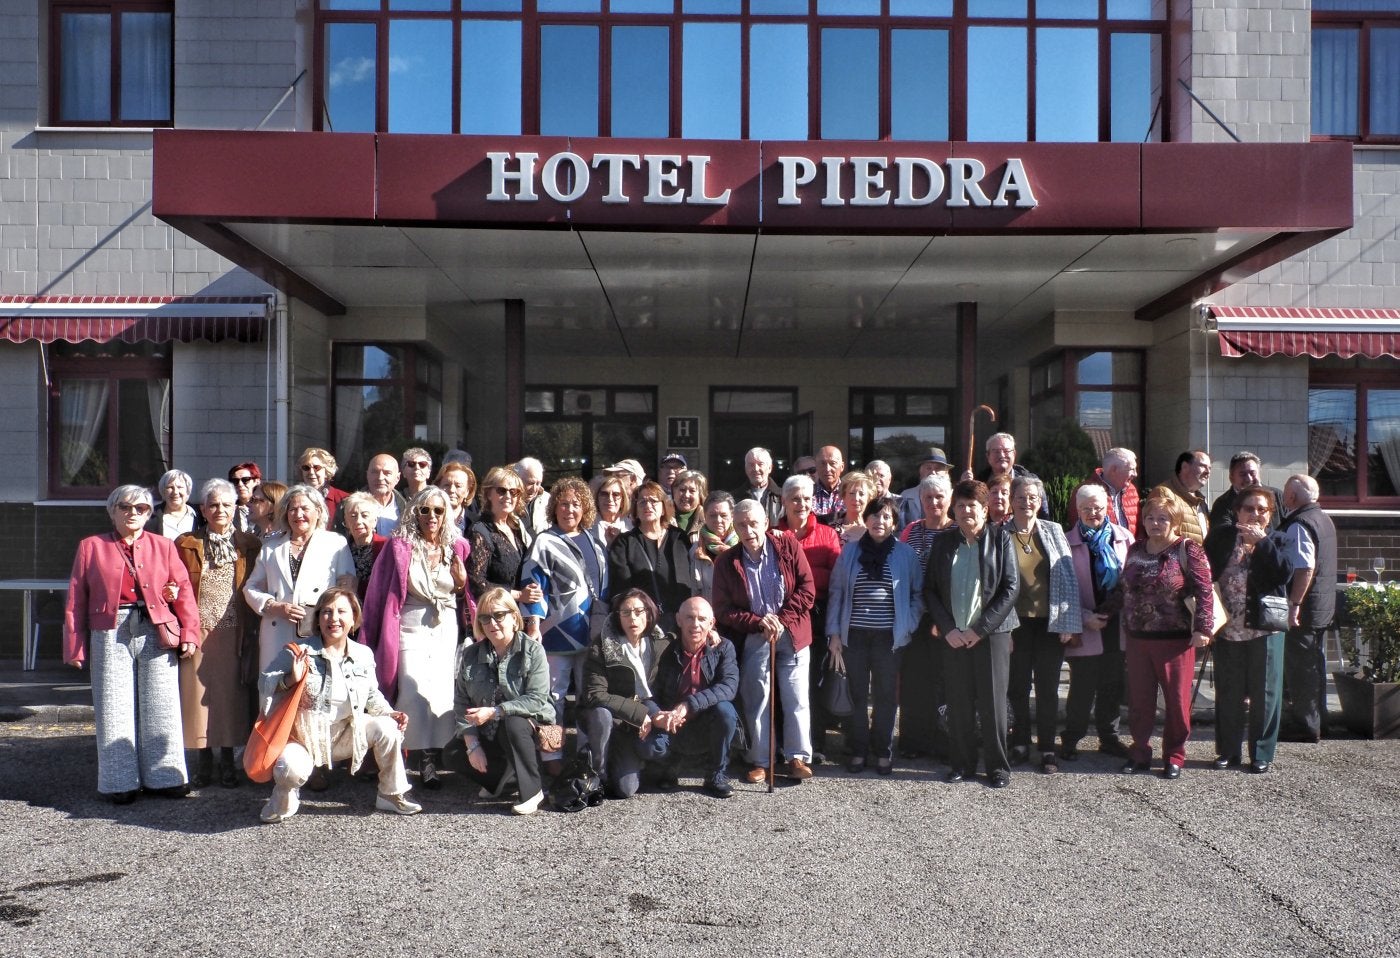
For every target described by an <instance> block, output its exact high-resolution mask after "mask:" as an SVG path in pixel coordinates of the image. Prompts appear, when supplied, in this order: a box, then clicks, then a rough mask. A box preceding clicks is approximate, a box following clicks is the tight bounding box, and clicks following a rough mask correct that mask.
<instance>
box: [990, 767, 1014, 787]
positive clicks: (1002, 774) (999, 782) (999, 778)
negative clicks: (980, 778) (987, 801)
mask: <svg viewBox="0 0 1400 958" xmlns="http://www.w3.org/2000/svg"><path fill="white" fill-rule="evenodd" d="M987 783H988V784H989V785H991V786H992V788H1005V787H1006V786H1008V785H1010V784H1011V773H1010V772H1008V771H1006V770H1005V769H1000V768H999V769H997V770H996V771H995V772H993V773H992V774H990V775H988V776H987Z"/></svg>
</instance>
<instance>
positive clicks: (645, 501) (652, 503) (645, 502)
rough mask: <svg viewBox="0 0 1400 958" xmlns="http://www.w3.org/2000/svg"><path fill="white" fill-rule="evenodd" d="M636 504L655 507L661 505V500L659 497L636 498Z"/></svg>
mask: <svg viewBox="0 0 1400 958" xmlns="http://www.w3.org/2000/svg"><path fill="white" fill-rule="evenodd" d="M637 505H639V506H656V507H657V508H660V506H661V500H660V499H638V500H637Z"/></svg>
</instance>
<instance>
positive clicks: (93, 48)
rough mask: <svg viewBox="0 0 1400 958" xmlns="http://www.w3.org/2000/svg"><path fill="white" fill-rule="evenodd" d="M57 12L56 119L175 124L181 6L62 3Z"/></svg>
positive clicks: (52, 80)
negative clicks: (177, 9) (176, 42)
mask: <svg viewBox="0 0 1400 958" xmlns="http://www.w3.org/2000/svg"><path fill="white" fill-rule="evenodd" d="M49 14H50V22H49V122H50V123H51V124H53V125H55V126H138V127H139V126H169V125H170V124H171V122H172V121H173V118H174V109H173V102H174V68H173V61H174V22H173V21H174V4H173V3H170V2H164V3H159V2H157V3H151V2H135V0H133V2H113V3H82V2H72V3H69V2H57V0H56V2H54V3H53V5H52V6H51V7H50V8H49Z"/></svg>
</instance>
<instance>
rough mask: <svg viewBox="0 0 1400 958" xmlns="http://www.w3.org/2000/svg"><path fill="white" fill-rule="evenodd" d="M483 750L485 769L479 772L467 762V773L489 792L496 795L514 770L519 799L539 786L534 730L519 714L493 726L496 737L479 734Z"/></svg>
mask: <svg viewBox="0 0 1400 958" xmlns="http://www.w3.org/2000/svg"><path fill="white" fill-rule="evenodd" d="M480 742H481V748H482V750H483V751H484V752H485V753H486V771H484V772H478V771H477V770H476V769H474V768H472V767H471V763H470V762H468V763H467V766H466V773H467V774H468V775H469V776H471V778H472V780H473V781H475V782H476V783H477V784H478V785H480V786H481V787H482V788H484V789H486V790H487V791H488V792H490V793H491V794H492V795H499V794H500V791H501V789H502V788H503V786H504V785H505V784H507V783H505V782H504V781H503V780H504V779H505V778H506V777H507V775H509V774H512V773H513V777H514V779H515V782H516V784H517V785H519V786H520V800H521V801H524V800H525V799H527V798H531V797H533V796H534V795H535V794H537V793H538V792H539V791H540V789H541V787H542V786H541V783H540V756H539V752H538V750H537V749H536V748H535V729H534V727H533V726H532V725H531V724H530V720H529V719H527V718H525V717H524V716H520V715H507V716H506V717H505V718H503V719H501V721H500V723H499V724H498V725H497V726H496V736H495V738H487V737H486V736H484V735H483V736H481V738H480Z"/></svg>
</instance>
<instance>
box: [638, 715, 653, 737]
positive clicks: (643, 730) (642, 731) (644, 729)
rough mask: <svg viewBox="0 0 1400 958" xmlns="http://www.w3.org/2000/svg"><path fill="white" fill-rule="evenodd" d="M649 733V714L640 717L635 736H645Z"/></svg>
mask: <svg viewBox="0 0 1400 958" xmlns="http://www.w3.org/2000/svg"><path fill="white" fill-rule="evenodd" d="M650 733H651V716H650V715H648V716H647V717H646V718H644V719H642V724H641V725H639V726H637V738H646V737H647V735H649V734H650Z"/></svg>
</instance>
